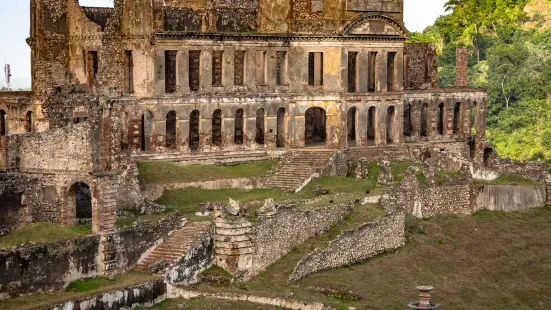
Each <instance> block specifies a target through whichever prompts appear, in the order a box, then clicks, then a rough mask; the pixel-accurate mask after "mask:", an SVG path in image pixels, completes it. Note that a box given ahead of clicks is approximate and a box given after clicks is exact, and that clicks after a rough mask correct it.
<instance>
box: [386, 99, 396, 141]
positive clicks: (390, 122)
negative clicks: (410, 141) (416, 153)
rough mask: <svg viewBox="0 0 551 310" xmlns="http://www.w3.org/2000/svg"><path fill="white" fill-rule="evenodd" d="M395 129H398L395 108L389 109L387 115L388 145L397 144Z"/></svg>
mask: <svg viewBox="0 0 551 310" xmlns="http://www.w3.org/2000/svg"><path fill="white" fill-rule="evenodd" d="M395 127H396V108H395V107H394V106H390V107H388V110H387V115H386V143H387V144H392V143H395V142H396V141H395V138H394V137H395V135H394V133H395Z"/></svg>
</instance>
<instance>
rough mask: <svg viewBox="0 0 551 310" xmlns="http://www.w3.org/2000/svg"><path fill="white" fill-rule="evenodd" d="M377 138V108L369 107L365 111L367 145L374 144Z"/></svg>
mask: <svg viewBox="0 0 551 310" xmlns="http://www.w3.org/2000/svg"><path fill="white" fill-rule="evenodd" d="M376 137H377V108H376V107H370V108H369V110H367V144H369V145H373V144H375V139H376Z"/></svg>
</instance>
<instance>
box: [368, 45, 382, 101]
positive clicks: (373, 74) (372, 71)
mask: <svg viewBox="0 0 551 310" xmlns="http://www.w3.org/2000/svg"><path fill="white" fill-rule="evenodd" d="M367 58H368V59H367V63H368V64H367V66H368V67H367V70H368V71H367V72H368V73H367V91H368V92H374V91H375V90H376V87H377V79H378V74H377V72H378V71H379V61H378V56H377V52H369V55H368V57H367Z"/></svg>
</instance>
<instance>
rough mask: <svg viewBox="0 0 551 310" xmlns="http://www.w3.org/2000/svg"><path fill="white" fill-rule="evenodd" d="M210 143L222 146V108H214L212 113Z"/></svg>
mask: <svg viewBox="0 0 551 310" xmlns="http://www.w3.org/2000/svg"><path fill="white" fill-rule="evenodd" d="M211 143H212V145H214V146H222V110H220V109H216V110H214V112H213V113H212V140H211Z"/></svg>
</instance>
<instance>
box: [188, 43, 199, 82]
mask: <svg viewBox="0 0 551 310" xmlns="http://www.w3.org/2000/svg"><path fill="white" fill-rule="evenodd" d="M200 87H201V51H189V89H190V90H191V91H199V88H200Z"/></svg>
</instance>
